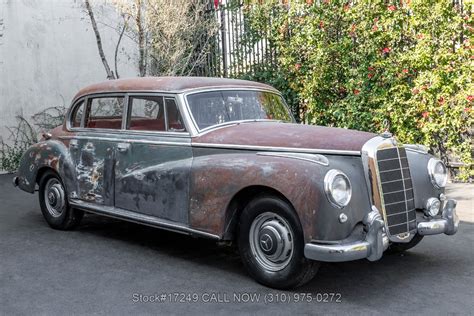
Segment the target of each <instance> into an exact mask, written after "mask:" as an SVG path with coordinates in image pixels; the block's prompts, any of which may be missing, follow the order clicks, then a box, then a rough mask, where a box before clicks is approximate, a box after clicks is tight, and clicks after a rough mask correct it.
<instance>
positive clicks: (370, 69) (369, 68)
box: [367, 66, 375, 71]
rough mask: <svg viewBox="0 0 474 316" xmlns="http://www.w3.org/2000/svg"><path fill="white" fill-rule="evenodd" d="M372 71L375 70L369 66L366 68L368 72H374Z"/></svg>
mask: <svg viewBox="0 0 474 316" xmlns="http://www.w3.org/2000/svg"><path fill="white" fill-rule="evenodd" d="M374 69H375V68H374V67H371V66H369V67H367V70H369V71H372V70H374Z"/></svg>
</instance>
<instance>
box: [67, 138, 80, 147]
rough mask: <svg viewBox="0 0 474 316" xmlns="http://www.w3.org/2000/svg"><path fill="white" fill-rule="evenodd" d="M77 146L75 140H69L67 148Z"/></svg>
mask: <svg viewBox="0 0 474 316" xmlns="http://www.w3.org/2000/svg"><path fill="white" fill-rule="evenodd" d="M78 146H79V145H78V142H77V139H71V141H70V142H69V147H71V148H77V147H78Z"/></svg>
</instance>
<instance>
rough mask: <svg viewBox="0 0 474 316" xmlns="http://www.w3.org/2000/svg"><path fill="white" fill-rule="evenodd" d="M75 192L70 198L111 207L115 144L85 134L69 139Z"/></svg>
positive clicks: (90, 134) (93, 135) (92, 134)
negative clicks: (74, 172)
mask: <svg viewBox="0 0 474 316" xmlns="http://www.w3.org/2000/svg"><path fill="white" fill-rule="evenodd" d="M69 146H70V147H71V150H70V151H71V155H72V158H73V161H74V162H75V169H76V170H75V171H76V180H77V181H76V182H77V187H76V188H77V190H76V193H75V194H74V198H77V199H80V200H83V201H88V202H92V203H96V204H101V205H113V200H114V199H113V195H114V191H113V184H114V183H113V179H114V172H113V166H114V152H115V146H116V145H115V142H114V141H104V140H100V136H99V135H95V134H94V133H87V135H82V134H81V136H80V137H78V138H74V139H72V140H71V142H70V145H69Z"/></svg>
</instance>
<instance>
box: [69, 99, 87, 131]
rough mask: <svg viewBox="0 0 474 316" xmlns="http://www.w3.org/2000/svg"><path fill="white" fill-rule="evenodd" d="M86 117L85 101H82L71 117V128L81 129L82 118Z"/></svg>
mask: <svg viewBox="0 0 474 316" xmlns="http://www.w3.org/2000/svg"><path fill="white" fill-rule="evenodd" d="M83 115H84V101H80V102H79V104H78V105H77V106H76V107H75V108H74V112H73V113H72V115H71V127H81V122H82V116H83Z"/></svg>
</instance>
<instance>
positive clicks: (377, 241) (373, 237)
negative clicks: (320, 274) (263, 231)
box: [304, 200, 459, 262]
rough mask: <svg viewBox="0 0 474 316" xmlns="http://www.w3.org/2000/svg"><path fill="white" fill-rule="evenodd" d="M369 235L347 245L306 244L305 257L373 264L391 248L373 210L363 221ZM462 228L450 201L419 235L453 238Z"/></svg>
mask: <svg viewBox="0 0 474 316" xmlns="http://www.w3.org/2000/svg"><path fill="white" fill-rule="evenodd" d="M364 225H365V228H366V231H367V233H366V235H365V239H364V240H357V241H352V242H347V243H337V244H322V243H313V242H312V243H307V244H306V245H305V247H304V254H305V257H306V258H308V259H312V260H317V261H326V262H341V261H352V260H358V259H364V258H367V259H368V260H370V261H375V260H379V259H380V258H381V257H382V254H383V252H384V251H385V250H386V249H387V248H388V246H389V240H388V238H387V236H386V235H385V232H384V230H385V229H384V222H383V220H382V217H381V216H380V212H379V211H378V210H377V209H376V208H375V207H374V208H373V210H372V211H371V212H370V213H369V214H367V216H366V218H365V219H364ZM458 226H459V219H458V217H457V215H456V200H448V201H447V202H446V205H445V207H444V209H443V213H442V215H441V218H440V219H432V220H429V221H423V222H418V224H417V233H418V234H419V235H435V234H442V233H444V234H446V235H454V234H455V233H456V232H457V230H458Z"/></svg>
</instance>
